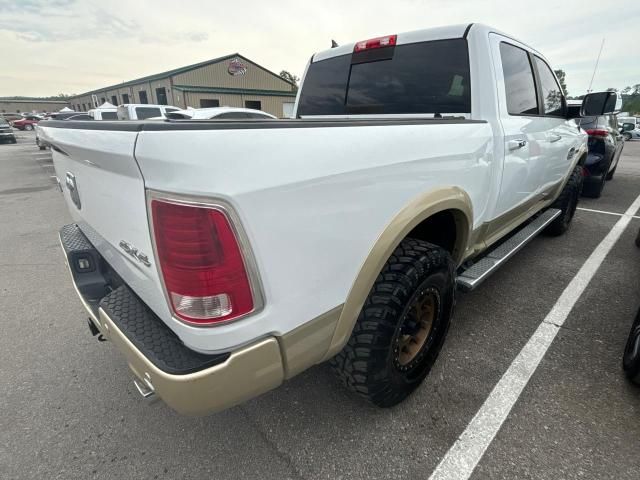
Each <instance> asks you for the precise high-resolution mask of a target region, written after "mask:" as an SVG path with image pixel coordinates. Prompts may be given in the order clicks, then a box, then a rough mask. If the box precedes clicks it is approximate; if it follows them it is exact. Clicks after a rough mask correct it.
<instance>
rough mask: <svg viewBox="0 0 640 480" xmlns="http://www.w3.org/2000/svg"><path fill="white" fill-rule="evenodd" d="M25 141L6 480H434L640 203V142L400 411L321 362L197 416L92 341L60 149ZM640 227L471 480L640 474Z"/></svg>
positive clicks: (2, 386)
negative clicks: (631, 352) (627, 370)
mask: <svg viewBox="0 0 640 480" xmlns="http://www.w3.org/2000/svg"><path fill="white" fill-rule="evenodd" d="M17 136H18V144H17V145H0V225H2V228H0V306H1V308H0V325H2V335H0V478H2V479H14V478H15V479H34V478H47V479H53V478H60V479H71V478H82V479H87V478H101V479H102V478H104V479H113V478H136V479H143V478H145V479H146V478H198V479H199V478H215V479H227V478H230V479H231V478H234V479H236V478H261V479H262V478H277V479H286V478H291V479H324V478H327V479H334V478H344V479H351V478H354V479H374V478H375V479H377V478H381V479H382V478H384V479H387V478H399V479H400V478H402V479H404V478H425V479H426V478H429V476H430V475H431V473H432V472H433V471H434V469H435V468H436V466H437V465H438V464H439V462H440V461H441V459H442V458H443V457H444V456H445V455H446V454H447V452H448V451H449V449H450V448H451V447H452V445H454V443H455V442H456V440H457V439H458V438H459V437H460V436H461V434H462V433H463V432H465V429H466V428H467V426H468V425H469V423H470V422H471V421H472V419H473V418H474V415H476V412H477V411H478V410H479V409H480V408H481V407H482V406H483V404H484V402H485V400H486V399H487V397H488V396H489V395H490V393H491V392H492V390H493V388H494V386H495V385H496V384H497V383H498V381H499V380H500V379H501V377H502V376H503V375H504V374H505V372H506V371H507V370H508V369H509V367H510V365H511V364H512V362H513V361H514V359H515V358H516V356H517V355H518V353H519V352H520V350H521V349H522V348H523V346H525V344H527V342H528V340H529V338H530V337H531V336H532V334H533V333H534V332H535V331H536V329H537V328H538V326H539V325H540V324H541V322H543V320H544V319H545V317H546V316H547V314H548V313H549V311H550V310H551V309H552V308H553V307H554V305H555V304H556V301H557V300H558V298H559V297H560V296H561V294H562V293H563V290H565V288H566V287H567V285H569V282H571V281H572V279H573V278H574V276H575V275H576V274H577V273H578V271H579V270H580V269H581V267H582V266H583V264H584V263H585V261H586V260H587V259H588V258H589V256H590V255H591V254H592V252H593V251H594V249H596V247H597V246H598V244H599V243H600V242H601V241H602V240H603V239H604V238H605V236H606V235H607V234H608V233H609V231H610V230H611V229H612V227H613V226H614V224H616V222H617V221H618V220H619V219H620V218H621V217H620V215H621V214H623V213H624V212H625V211H626V210H627V209H628V208H629V206H630V205H631V204H632V203H633V202H634V200H635V199H636V198H637V197H638V196H639V195H640V142H627V144H626V145H625V148H624V152H623V157H622V159H621V162H620V166H619V167H618V170H617V172H616V176H615V178H614V179H613V180H612V181H611V182H609V183H608V184H607V186H606V187H605V190H604V193H603V196H602V197H601V198H600V199H597V200H590V199H582V200H581V202H580V205H579V207H580V208H581V210H579V211H578V212H577V213H576V216H575V219H574V223H573V226H572V228H571V229H570V231H569V233H568V234H567V235H565V236H562V237H558V238H549V237H539V238H537V239H535V240H534V241H533V242H532V243H531V244H530V245H529V246H527V247H525V249H524V250H522V251H521V252H519V253H518V254H517V255H516V256H515V257H514V258H513V259H512V260H511V261H510V262H509V263H508V264H507V265H506V266H505V267H503V268H502V269H501V270H500V271H499V272H498V273H496V274H495V275H493V276H492V277H491V278H490V279H489V280H487V282H486V283H485V284H483V285H482V286H481V287H480V288H478V289H477V290H475V291H474V292H472V293H470V294H464V295H460V296H459V299H458V308H457V312H456V316H455V318H454V322H453V324H452V327H451V330H450V333H449V337H448V340H447V342H446V344H445V347H444V349H443V352H442V353H441V355H440V357H439V359H438V361H437V363H436V366H435V368H434V370H433V371H432V373H431V374H430V376H429V377H428V379H427V381H425V383H424V384H423V385H422V386H421V388H420V389H419V390H418V391H417V393H415V394H414V395H413V396H412V397H410V399H409V400H408V401H406V402H405V403H404V404H402V405H400V406H398V407H396V408H394V409H390V410H379V409H376V408H374V407H372V406H369V405H367V404H365V403H363V402H362V401H361V400H360V399H358V398H356V397H354V396H352V395H351V394H349V393H348V392H347V391H346V390H344V389H343V388H342V387H341V385H340V384H339V383H338V381H337V380H336V379H334V377H333V375H332V373H331V371H330V370H329V368H328V367H327V366H325V365H321V366H317V367H314V368H312V369H310V370H308V371H307V372H305V373H303V374H301V375H299V376H298V377H296V378H294V379H293V380H292V381H289V382H287V383H286V384H285V385H283V386H282V387H280V388H279V389H277V390H275V391H272V392H270V393H267V394H265V395H263V396H261V397H259V398H257V399H254V400H252V401H250V402H248V403H246V404H244V405H241V406H238V407H235V408H232V409H230V410H228V411H226V412H223V413H220V414H217V415H212V416H209V417H205V418H189V417H183V416H179V415H177V414H175V413H174V412H173V411H171V410H170V409H169V408H167V407H166V406H164V405H163V404H162V403H160V402H158V403H155V404H153V405H147V404H145V403H144V402H142V401H141V400H140V398H139V396H138V394H137V392H136V390H135V387H134V386H133V383H132V382H131V376H130V375H129V372H128V368H127V366H126V364H125V361H124V359H123V357H122V356H121V355H120V354H119V353H117V352H116V351H115V350H114V349H113V348H112V346H111V345H109V343H99V342H97V341H96V339H95V338H93V337H91V336H90V334H89V332H88V329H87V326H86V322H85V318H86V314H85V313H84V310H83V307H82V306H81V304H80V301H79V300H78V299H77V297H76V295H75V292H74V290H73V288H72V285H71V282H70V281H69V278H68V273H67V271H66V267H65V265H64V262H63V260H62V255H61V252H60V247H59V244H58V238H57V231H58V228H59V227H60V226H62V225H64V224H66V223H70V217H69V215H68V213H67V209H66V206H65V205H64V202H63V199H62V197H61V195H60V193H59V191H58V190H57V188H56V186H55V183H54V182H53V181H52V179H51V176H52V175H54V171H53V166H52V163H51V155H50V152H49V151H43V152H41V151H40V150H38V149H37V147H36V146H35V143H34V135H33V133H31V132H17ZM584 209H589V210H584ZM593 210H599V212H595V211H593ZM639 228H640V221H639V220H638V219H637V218H633V219H631V221H630V222H629V225H628V226H627V228H626V229H625V230H624V232H623V233H622V235H621V237H620V238H619V240H618V241H617V242H616V244H615V245H614V246H613V248H612V249H611V251H610V252H609V253H608V255H607V256H606V258H605V259H604V261H603V263H602V265H601V266H600V268H599V269H598V270H597V272H596V274H595V276H594V277H593V278H592V279H591V281H590V282H589V284H588V285H587V286H586V288H585V290H584V292H582V294H581V295H580V297H579V298H578V300H577V303H576V304H575V306H574V308H573V309H572V310H571V313H570V314H569V316H568V317H567V318H566V321H565V322H564V324H562V326H561V327H560V328H559V331H558V333H557V336H556V337H555V340H554V341H553V343H552V344H551V346H550V348H549V349H548V350H547V351H546V354H545V355H544V357H543V358H542V360H541V362H540V364H539V365H538V368H537V369H536V370H535V372H534V373H533V376H532V377H531V379H530V381H529V382H528V384H527V385H526V387H525V388H524V390H523V391H522V393H521V394H520V395H519V397H518V398H517V401H516V402H515V405H514V406H513V409H512V410H511V411H510V413H509V415H508V416H507V418H506V420H505V422H504V423H503V424H502V426H501V428H500V429H499V431H498V432H497V435H495V438H492V439H491V441H490V442H488V448H487V450H486V452H485V453H484V455H483V456H482V458H481V460H480V462H479V463H478V465H477V467H476V468H475V470H473V474H472V475H471V478H473V479H484V478H491V479H502V478H504V479H512V478H536V479H540V478H544V479H547V478H548V479H558V478H566V479H573V478H585V479H593V478H615V479H634V480H635V479H637V478H638V477H639V476H640V473H639V472H640V421H639V419H640V388H636V387H633V386H631V385H630V384H628V383H627V382H626V380H625V379H624V376H623V374H622V372H621V366H620V364H621V355H622V350H623V347H624V342H625V340H626V337H627V334H628V330H629V327H630V325H631V321H632V319H633V317H634V315H635V313H636V310H637V309H638V306H639V305H640V288H639V287H640V268H638V266H639V265H640V250H639V249H637V248H636V247H635V245H634V239H635V236H636V233H637V232H638V229H639ZM451 478H454V477H451Z"/></svg>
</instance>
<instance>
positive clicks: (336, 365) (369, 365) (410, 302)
mask: <svg viewBox="0 0 640 480" xmlns="http://www.w3.org/2000/svg"><path fill="white" fill-rule="evenodd" d="M455 291H456V283H455V263H454V262H453V260H452V258H451V255H449V253H448V252H447V251H446V250H444V249H442V248H440V247H438V246H436V245H432V244H430V243H427V242H424V241H421V240H417V239H413V238H407V239H405V240H404V241H403V242H402V243H401V244H400V245H399V246H398V247H397V248H396V249H395V251H394V252H393V254H392V255H391V257H390V258H389V260H387V263H386V264H385V266H384V268H383V269H382V271H381V272H380V274H379V275H378V278H377V279H376V282H375V283H374V285H373V287H372V289H371V291H370V292H369V296H368V297H367V300H366V301H365V304H364V307H363V308H362V311H361V312H360V315H359V316H358V320H357V321H356V325H355V327H354V329H353V332H352V333H351V337H350V338H349V341H348V342H347V344H346V345H345V347H344V348H343V349H342V351H341V352H340V353H338V354H337V355H336V356H335V357H333V358H332V359H331V365H332V367H333V369H334V370H335V372H336V373H337V375H338V377H339V378H340V379H341V380H342V382H343V383H344V384H345V385H346V386H347V387H348V388H349V389H350V390H352V391H354V392H355V393H357V394H358V395H360V396H361V397H364V398H365V399H367V400H368V401H370V402H372V403H373V404H375V405H377V406H379V407H392V406H394V405H397V404H398V403H400V402H402V401H403V400H404V399H405V398H407V397H408V396H409V395H410V394H411V393H412V392H413V391H414V390H415V389H416V388H417V387H418V386H419V385H420V383H421V382H422V381H423V380H424V378H425V377H426V376H427V374H428V373H429V371H430V370H431V367H432V366H433V364H434V362H435V360H436V358H437V356H438V353H439V352H440V349H441V347H442V344H443V342H444V339H445V337H446V335H447V331H448V329H449V323H450V321H451V316H452V314H453V306H454V301H455Z"/></svg>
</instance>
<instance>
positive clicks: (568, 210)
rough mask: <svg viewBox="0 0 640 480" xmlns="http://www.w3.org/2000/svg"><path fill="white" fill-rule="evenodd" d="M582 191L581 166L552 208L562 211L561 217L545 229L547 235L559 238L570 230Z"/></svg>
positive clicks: (574, 170)
mask: <svg viewBox="0 0 640 480" xmlns="http://www.w3.org/2000/svg"><path fill="white" fill-rule="evenodd" d="M581 191H582V167H580V166H579V165H578V166H576V168H574V169H573V172H571V176H570V177H569V180H567V183H566V185H565V186H564V188H563V189H562V193H560V196H559V197H558V198H557V199H556V201H555V202H553V205H551V208H557V209H558V210H560V215H558V216H557V217H556V219H555V220H554V221H553V222H551V223H550V224H549V226H548V227H547V228H546V229H545V231H544V232H545V233H546V234H547V235H552V236H558V235H562V234H563V233H564V232H566V231H567V230H569V226H570V225H571V220H573V215H574V214H575V213H576V207H577V206H578V197H580V192H581Z"/></svg>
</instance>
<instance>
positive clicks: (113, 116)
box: [100, 112, 118, 120]
mask: <svg viewBox="0 0 640 480" xmlns="http://www.w3.org/2000/svg"><path fill="white" fill-rule="evenodd" d="M100 116H101V117H102V120H117V119H118V114H117V113H116V112H102V114H101V115H100Z"/></svg>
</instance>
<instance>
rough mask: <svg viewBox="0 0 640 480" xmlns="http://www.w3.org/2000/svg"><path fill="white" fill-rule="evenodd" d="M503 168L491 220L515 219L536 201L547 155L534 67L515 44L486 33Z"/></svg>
mask: <svg viewBox="0 0 640 480" xmlns="http://www.w3.org/2000/svg"><path fill="white" fill-rule="evenodd" d="M490 38H491V50H492V56H493V62H494V67H495V72H496V83H497V90H498V91H497V96H498V114H499V117H500V122H501V124H502V129H503V133H504V167H503V173H502V181H501V184H500V195H499V197H498V201H497V204H496V211H495V214H494V216H493V217H494V219H495V218H500V217H501V216H503V215H504V216H505V218H510V219H512V218H514V217H515V216H517V215H519V214H522V213H524V212H526V210H528V208H529V207H530V206H533V205H534V204H535V202H536V201H537V200H538V199H539V190H540V185H541V184H542V181H543V175H544V169H545V156H546V154H547V151H546V150H547V145H548V139H547V133H548V132H547V130H548V128H549V125H548V122H547V121H546V120H545V119H544V118H543V117H541V116H540V105H539V98H538V94H537V91H536V82H535V74H534V67H533V65H532V59H531V56H530V54H529V52H528V51H527V50H526V49H525V48H524V46H521V45H519V44H518V42H516V41H514V40H512V39H509V38H506V37H502V36H500V35H497V34H491V35H490Z"/></svg>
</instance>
